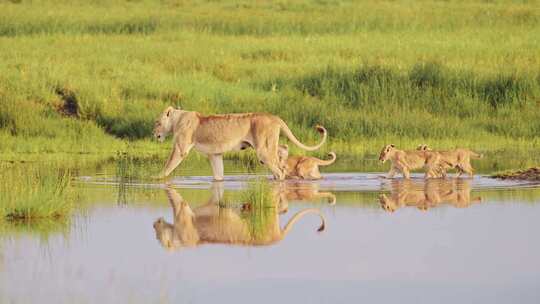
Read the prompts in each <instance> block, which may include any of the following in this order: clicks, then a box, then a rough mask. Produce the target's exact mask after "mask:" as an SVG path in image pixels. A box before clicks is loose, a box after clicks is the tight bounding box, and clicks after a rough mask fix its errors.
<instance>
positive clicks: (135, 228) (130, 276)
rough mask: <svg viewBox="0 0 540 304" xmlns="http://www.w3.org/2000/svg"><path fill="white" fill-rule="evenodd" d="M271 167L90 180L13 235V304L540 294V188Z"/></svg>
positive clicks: (5, 275) (8, 284)
mask: <svg viewBox="0 0 540 304" xmlns="http://www.w3.org/2000/svg"><path fill="white" fill-rule="evenodd" d="M258 178H260V176H255V175H251V176H229V177H228V179H227V180H226V181H225V182H223V183H212V182H211V181H210V180H209V178H208V177H196V176H195V177H189V178H188V177H186V178H176V179H173V180H172V183H171V185H170V186H169V187H166V186H165V185H148V184H144V185H143V184H142V183H137V182H134V183H133V185H127V186H126V185H124V186H123V187H118V185H116V184H115V182H114V180H113V179H108V178H105V177H100V178H96V177H92V176H90V177H84V178H81V179H80V180H79V182H78V183H77V187H78V188H80V189H81V191H82V192H84V193H85V195H86V197H88V198H87V200H89V201H90V203H85V204H84V207H83V208H81V209H82V210H83V211H81V212H80V213H78V214H77V215H76V216H75V217H74V218H73V219H72V221H71V222H70V223H68V224H66V225H67V227H65V228H64V229H58V230H57V231H56V232H55V231H54V230H53V231H52V232H50V233H48V234H45V235H43V234H39V233H35V231H32V229H31V228H29V229H27V230H24V229H22V230H21V229H19V230H17V231H14V232H12V233H10V232H9V231H8V232H7V233H6V235H4V236H3V237H2V238H0V303H170V302H173V303H207V302H211V301H217V302H224V303H229V302H234V303H276V302H284V303H293V302H302V303H329V302H330V303H351V302H358V301H360V300H365V301H366V302H371V303H373V302H375V303H380V302H387V303H388V302H392V303H394V302H396V301H399V302H400V303H403V302H405V303H419V302H420V303H433V302H435V303H456V302H459V303H482V302H489V303H509V302H518V303H540V259H539V257H540V238H538V236H537V232H538V231H540V188H537V187H536V186H535V185H532V184H527V183H514V182H501V181H494V180H491V179H487V178H483V177H476V178H475V179H474V180H468V179H459V180H455V179H450V180H447V181H429V182H425V181H424V180H422V179H420V178H418V177H417V178H414V179H413V180H412V181H403V180H395V181H388V180H384V179H380V178H379V177H378V175H377V174H354V173H350V174H337V173H336V174H327V175H326V179H325V180H323V181H319V182H287V183H275V182H270V183H269V190H268V191H269V193H270V196H269V197H270V198H271V201H272V202H273V207H268V206H263V207H261V206H257V205H256V204H254V203H251V202H246V201H245V200H244V199H243V198H244V196H242V193H243V191H244V192H245V188H246V185H248V184H249V183H251V182H252V181H253V180H255V179H258ZM119 190H120V192H121V193H120V194H119V193H118V192H119ZM334 201H335V204H333V202H334ZM321 217H322V218H321ZM322 219H324V221H325V229H324V231H320V232H319V231H317V230H318V228H319V227H320V225H321V222H322Z"/></svg>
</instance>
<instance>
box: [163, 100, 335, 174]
mask: <svg viewBox="0 0 540 304" xmlns="http://www.w3.org/2000/svg"><path fill="white" fill-rule="evenodd" d="M316 129H317V131H319V132H320V133H321V134H322V139H321V142H320V143H319V144H317V145H315V146H306V145H304V144H302V143H301V142H300V141H298V139H297V138H296V137H295V136H294V134H293V133H292V132H291V130H290V129H289V127H288V126H287V124H286V123H285V122H284V121H283V120H281V118H279V117H277V116H274V115H270V114H264V113H244V114H222V115H210V116H203V115H201V114H199V113H198V112H193V111H184V110H181V109H175V108H173V107H168V108H167V109H165V111H163V113H162V114H161V115H160V117H159V118H158V119H157V120H156V123H155V127H154V137H156V138H157V139H158V140H160V141H163V140H165V137H166V136H167V134H169V133H171V132H172V133H173V136H174V138H173V142H174V145H173V151H172V153H171V155H170V156H169V159H168V160H167V163H166V164H165V168H164V169H163V171H162V172H161V174H160V175H159V177H165V176H168V175H169V174H170V173H171V172H172V171H173V170H174V169H175V168H176V167H177V166H178V165H179V164H180V163H181V162H182V160H183V159H184V158H185V157H186V156H187V154H188V153H189V151H190V150H191V149H192V148H195V150H197V151H199V152H201V153H203V154H205V155H207V156H208V159H209V160H210V164H211V166H212V171H213V176H214V179H215V180H223V157H222V155H223V153H225V152H228V151H235V150H243V149H246V148H247V147H253V148H254V149H255V151H256V153H257V157H258V158H259V160H260V161H261V163H263V164H265V165H266V166H268V168H269V169H270V170H271V171H272V174H273V175H274V177H275V178H276V179H279V180H283V179H284V178H285V174H284V173H283V170H282V169H281V168H280V166H279V158H278V141H279V135H280V132H283V133H284V134H285V136H287V138H288V139H289V140H290V141H292V142H293V143H294V144H296V145H297V146H298V147H300V148H302V149H304V150H308V151H313V150H316V149H319V148H320V147H321V146H322V145H323V144H324V142H325V140H326V136H327V132H326V129H325V128H323V127H322V126H317V127H316Z"/></svg>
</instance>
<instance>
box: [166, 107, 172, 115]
mask: <svg viewBox="0 0 540 304" xmlns="http://www.w3.org/2000/svg"><path fill="white" fill-rule="evenodd" d="M172 110H174V108H173V107H168V108H167V117H169V116H170V115H171V112H172Z"/></svg>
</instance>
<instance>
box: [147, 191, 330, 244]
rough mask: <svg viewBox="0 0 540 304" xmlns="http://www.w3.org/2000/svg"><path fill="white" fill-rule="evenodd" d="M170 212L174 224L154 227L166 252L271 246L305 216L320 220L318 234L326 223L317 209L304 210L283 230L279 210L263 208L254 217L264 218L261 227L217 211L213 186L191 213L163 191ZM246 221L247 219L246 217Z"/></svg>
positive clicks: (159, 221) (179, 199) (226, 211)
mask: <svg viewBox="0 0 540 304" xmlns="http://www.w3.org/2000/svg"><path fill="white" fill-rule="evenodd" d="M166 192H167V197H168V199H169V202H170V204H171V207H172V211H173V219H174V221H173V224H171V223H168V222H166V221H165V220H164V219H163V218H158V219H157V220H156V221H155V222H154V224H153V227H154V230H155V233H156V238H157V239H158V241H159V242H160V243H161V245H162V246H163V247H164V248H165V249H167V250H176V249H180V248H182V247H194V246H198V245H201V244H212V243H213V244H229V245H244V246H264V245H271V244H274V243H276V242H279V241H280V240H282V239H283V238H284V237H285V236H286V235H287V234H288V233H289V231H290V230H291V229H292V228H293V226H294V224H295V223H296V222H297V221H298V220H299V219H300V218H302V217H303V216H304V215H306V214H308V213H315V214H317V215H319V217H320V218H321V222H322V223H321V225H320V227H319V228H318V231H323V230H324V228H325V219H324V216H323V215H322V213H321V212H320V211H319V210H318V209H314V208H311V209H304V210H302V211H299V212H298V213H296V214H295V215H294V216H293V217H292V218H291V219H290V220H289V222H288V223H287V224H286V225H285V227H284V228H283V229H282V228H281V227H280V223H279V212H278V208H265V209H264V212H262V213H260V214H259V213H256V214H255V215H253V216H259V217H261V216H262V217H264V221H261V219H260V218H259V221H258V222H257V223H259V224H260V223H261V222H262V223H264V225H262V226H261V227H259V226H257V229H254V228H253V227H252V226H251V225H254V224H253V223H252V222H250V221H249V220H248V219H246V218H243V217H242V216H241V214H240V213H239V212H238V211H235V210H234V209H232V208H224V207H220V206H219V204H218V203H217V202H219V201H220V200H221V195H222V192H221V191H220V190H219V189H215V187H214V186H213V195H212V198H211V199H210V201H209V202H208V203H207V204H206V205H203V206H200V207H197V208H195V209H191V207H190V206H189V204H188V203H187V202H186V201H185V200H184V199H183V198H182V196H180V194H178V192H176V191H175V190H174V189H172V188H168V189H166ZM248 218H249V217H248Z"/></svg>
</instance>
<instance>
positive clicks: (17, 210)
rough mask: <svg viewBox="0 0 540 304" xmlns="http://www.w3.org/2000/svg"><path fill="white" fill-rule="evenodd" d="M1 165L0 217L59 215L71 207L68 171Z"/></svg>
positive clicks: (68, 210) (2, 219)
mask: <svg viewBox="0 0 540 304" xmlns="http://www.w3.org/2000/svg"><path fill="white" fill-rule="evenodd" d="M0 169H1V170H0V193H2V196H1V198H0V221H4V220H8V221H16V220H33V219H41V218H60V217H64V216H66V215H68V214H69V213H70V211H71V210H72V208H73V206H74V198H75V197H74V195H73V192H72V190H71V188H70V183H71V174H70V172H69V171H66V170H62V169H58V168H48V167H44V166H32V165H26V166H21V165H18V166H11V165H5V164H2V165H1V168H0Z"/></svg>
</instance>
